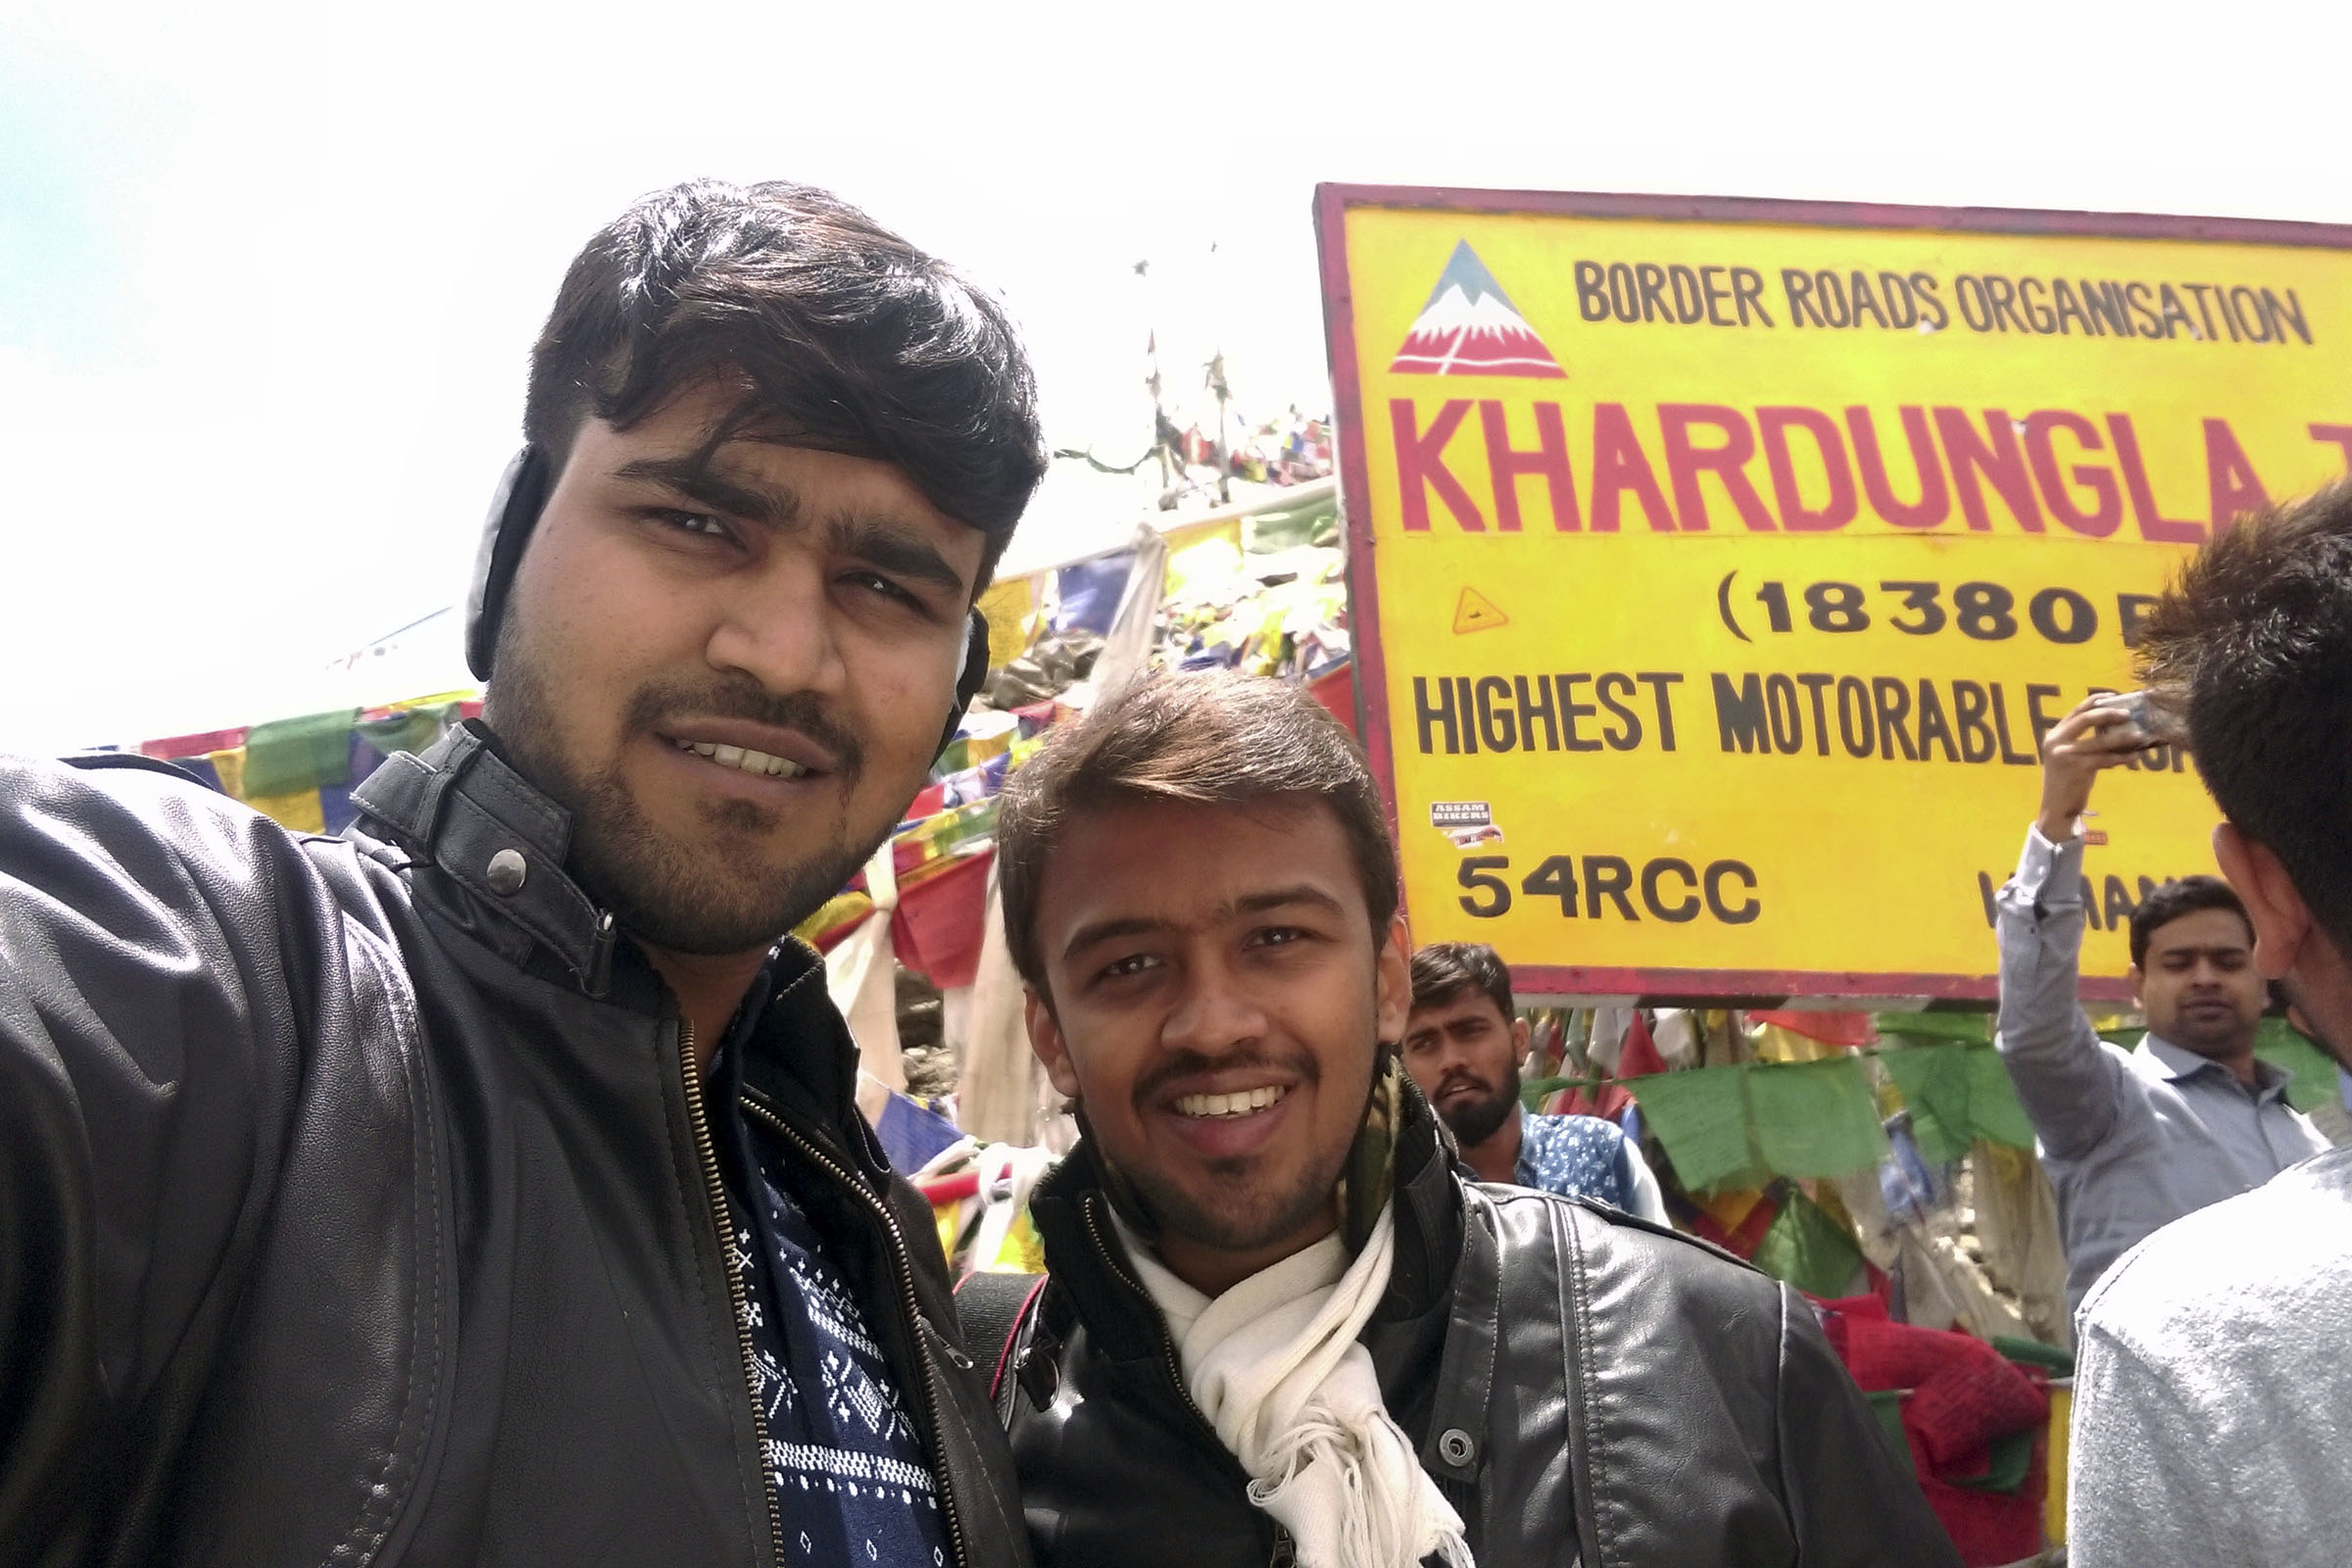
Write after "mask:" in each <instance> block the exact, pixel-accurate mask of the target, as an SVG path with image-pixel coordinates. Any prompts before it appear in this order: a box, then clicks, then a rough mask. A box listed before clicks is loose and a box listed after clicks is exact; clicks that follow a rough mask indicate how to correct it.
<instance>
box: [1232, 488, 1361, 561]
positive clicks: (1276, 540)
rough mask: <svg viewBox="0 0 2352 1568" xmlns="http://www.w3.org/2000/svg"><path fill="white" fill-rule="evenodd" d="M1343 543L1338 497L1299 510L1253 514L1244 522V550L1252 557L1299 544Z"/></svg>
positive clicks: (1272, 510) (1298, 508) (1312, 503)
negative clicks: (1341, 540) (1341, 541)
mask: <svg viewBox="0 0 2352 1568" xmlns="http://www.w3.org/2000/svg"><path fill="white" fill-rule="evenodd" d="M1339 542H1340V500H1339V497H1338V495H1337V494H1333V495H1331V496H1327V497H1324V498H1322V499H1321V500H1318V501H1312V502H1308V503H1306V504H1305V505H1303V506H1296V507H1280V508H1274V507H1269V508H1267V509H1266V510H1265V511H1263V512H1253V513H1251V514H1250V515H1249V516H1248V517H1247V518H1245V519H1244V520H1243V522H1242V549H1243V550H1244V551H1245V552H1247V553H1248V554H1250V555H1252V556H1263V555H1271V554H1272V553H1273V552H1275V551H1277V550H1292V549H1296V548H1297V547H1299V546H1300V545H1310V544H1311V545H1336V544H1338V543H1339Z"/></svg>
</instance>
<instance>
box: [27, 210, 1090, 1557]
mask: <svg viewBox="0 0 2352 1568" xmlns="http://www.w3.org/2000/svg"><path fill="white" fill-rule="evenodd" d="M524 431H525V436H526V438H527V440H528V443H529V444H528V446H527V447H526V448H525V449H524V451H523V453H522V455H521V456H520V457H519V458H518V459H517V460H516V462H515V465H514V466H513V467H512V469H511V470H510V473H509V477H508V482H507V484H506V486H505V487H504V489H503V490H502V492H501V494H500V497H499V499H498V501H497V503H496V504H495V505H494V506H493V508H492V512H491V517H490V522H489V526H488V528H487V530H486V532H485V535H484V539H483V547H482V553H481V559H480V564H479V567H478V575H477V578H476V581H475V583H474V592H473V598H472V602H471V620H470V623H469V625H468V628H467V656H468V659H469V661H470V662H471V663H472V664H473V667H474V670H475V673H476V674H478V675H481V676H484V677H485V678H486V679H487V680H488V682H489V697H488V707H487V711H486V713H485V722H482V723H476V724H468V725H466V726H464V727H462V728H460V729H458V730H455V731H453V732H452V733H450V734H449V735H447V736H446V737H445V738H444V739H443V740H442V741H441V742H440V743H439V744H437V745H435V746H434V747H433V748H431V749H430V750H429V751H428V752H427V753H426V754H425V755H423V756H422V757H416V756H410V755H407V754H402V755H399V756H396V757H394V758H393V759H392V760H390V761H389V762H387V763H386V764H385V765H384V766H383V767H382V768H381V769H380V770H378V771H377V772H376V773H375V774H374V775H373V776H371V777H370V778H368V780H367V781H366V782H365V783H364V784H362V785H361V786H360V787H359V788H358V789H356V790H355V791H354V792H353V801H354V804H355V805H356V806H357V807H358V809H359V812H360V815H359V819H358V821H357V822H356V823H355V825H354V827H353V829H352V831H351V832H349V833H348V834H346V835H344V836H343V837H342V838H340V839H325V838H318V837H300V836H297V835H294V834H291V833H287V832H285V831H282V830H280V829H279V828H277V827H276V826H275V825H274V824H272V823H270V821H268V820H267V819H265V818H263V817H261V816H259V815H257V814H256V813H255V812H253V811H251V810H248V809H245V808H243V807H241V806H239V805H237V804H236V803H235V802H233V801H229V800H227V799H225V798H224V797H221V796H219V795H216V794H213V793H211V792H209V791H207V790H204V789H202V788H200V787H198V786H197V785H195V784H194V783H192V782H189V781H188V780H186V779H185V778H184V777H182V776H180V775H178V774H176V773H175V772H173V771H172V770H171V769H169V768H166V767H164V766H163V765H162V764H154V763H147V762H145V761H144V760H141V759H137V758H125V757H120V756H116V757H104V758H95V759H84V760H81V761H79V762H77V763H75V764H73V765H58V764H52V763H44V762H34V761H25V760H0V1557H4V1558H6V1559H7V1560H9V1561H12V1562H18V1561H31V1562H39V1563H42V1564H53V1565H64V1564H78V1563H90V1564H97V1563H123V1564H127V1563H134V1562H137V1563H145V1562H172V1563H208V1564H209V1563H219V1564H230V1563H236V1564H247V1563H296V1562H344V1561H348V1562H353V1563H362V1562H364V1563H368V1564H374V1565H378V1568H388V1565H394V1564H423V1563H456V1562H482V1563H500V1564H510V1565H512V1564H534V1563H548V1564H558V1563H561V1564H566V1565H569V1564H576V1563H585V1562H614V1563H654V1562H661V1563H679V1564H687V1563H711V1564H718V1563H729V1564H734V1563H758V1564H763V1565H776V1564H784V1563H790V1564H794V1565H798V1564H802V1563H819V1564H826V1565H831V1568H848V1565H850V1564H853V1563H855V1564H858V1565H859V1568H871V1565H873V1564H876V1563H881V1564H914V1565H928V1568H939V1565H944V1564H955V1565H957V1568H965V1565H976V1564H992V1565H1007V1568H1017V1565H1019V1564H1021V1563H1022V1562H1024V1561H1025V1558H1026V1552H1025V1550H1024V1547H1023V1540H1024V1538H1023V1535H1022V1532H1021V1530H1020V1518H1021V1514H1020V1507H1019V1503H1018V1501H1017V1498H1016V1497H1015V1495H1014V1492H1013V1487H1012V1477H1011V1469H1010V1462H1009V1455H1008V1454H1007V1453H1006V1452H1005V1445H1004V1441H1003V1437H1002V1435H1001V1433H1000V1431H999V1430H998V1428H997V1426H996V1423H995V1421H994V1419H993V1417H992V1413H991V1411H990V1410H989V1408H988V1405H987V1403H986V1400H985V1397H984V1394H983V1393H982V1391H980V1390H979V1389H978V1388H977V1387H976V1386H975V1384H974V1383H973V1381H972V1379H971V1378H970V1376H969V1373H968V1368H969V1365H970V1363H969V1359H968V1358H967V1357H965V1356H964V1355H963V1353H962V1351H961V1350H960V1349H959V1348H958V1347H957V1345H956V1338H955V1335H956V1318H955V1313H954V1307H953V1302H952V1300H951V1299H950V1296H949V1294H948V1288H947V1279H946V1274H945V1268H944V1264H943V1260H942V1258H941V1255H940V1252H939V1249H938V1247H937V1245H936V1243H935V1241H934V1240H933V1237H932V1234H931V1233H932V1224H931V1217H930V1212H929V1210H928V1208H927V1207H926V1206H925V1205H924V1204H923V1203H922V1202H921V1201H920V1200H919V1199H918V1198H917V1197H916V1196H915V1194H914V1193H913V1190H912V1189H911V1188H910V1187H908V1186H907V1183H906V1182H905V1181H904V1180H902V1179H900V1178H898V1177H897V1176H895V1175H894V1174H893V1173H892V1172H891V1171H890V1170H889V1168H888V1166H887V1163H886V1162H885V1161H884V1159H883V1158H882V1156H881V1154H880V1152H879V1150H878V1147H877V1146H876V1144H875V1143H874V1141H873V1138H872V1136H871V1134H870V1133H869V1132H868V1131H867V1129H866V1128H865V1127H864V1125H863V1124H862V1123H861V1122H860V1121H859V1119H858V1115H857V1112H856V1110H855V1107H854V1104H853V1100H852V1092H853V1087H854V1080H855V1071H856V1053H855V1048H854V1046H853V1044H852V1042H851V1040H850V1037H849V1033H848V1030H847V1028H846V1026H845V1025H844V1024H843V1021H842V1019H841V1017H840V1015H839V1014H838V1013H837V1012H836V1011H835V1010H834V1009H833V1007H832V1005H830V1003H829V1002H828V1001H827V999H826V994H825V982H824V970H823V964H822V960H821V959H819V958H818V957H817V956H816V955H815V954H814V953H813V952H812V951H810V950H809V948H807V947H806V946H805V945H802V944H799V943H797V942H794V941H791V940H789V939H788V938H787V936H786V933H787V932H789V931H790V930H791V929H792V927H793V926H794V925H795V924H796V923H798V922H799V921H801V920H803V919H805V918H806V917H807V916H808V915H809V913H811V912H812V911H813V910H814V909H815V908H816V907H818V905H819V904H820V903H822V901H823V900H825V899H826V898H827V897H829V896H830V895H831V894H833V893H834V892H835V891H836V890H837V889H839V888H840V887H841V885H842V884H843V883H844V881H845V880H846V879H848V878H849V877H850V876H851V875H852V874H853V873H854V872H855V871H856V870H857V868H858V866H859V865H860V864H861V863H863V862H864V861H865V859H866V858H867V857H868V856H869V855H870V854H871V853H872V852H873V851H874V849H875V848H876V847H877V846H878V845H879V844H880V843H881V842H882V841H883V840H884V839H885V838H886V836H887V835H888V834H889V833H890V831H891V828H892V826H893V825H894V824H895V823H896V822H897V821H898V820H899V818H900V816H901V815H902V813H903V812H904V810H905V809H906V806H907V802H908V800H909V799H910V798H912V796H913V795H914V793H915V791H916V790H917V789H918V788H919V787H920V786H921V784H922V782H923V780H924V778H925V776H926V774H927V772H928V770H929V768H930V766H931V764H932V762H933V760H935V758H936V756H937V754H938V752H939V749H940V747H941V744H942V727H943V725H945V726H948V727H949V729H950V731H951V732H952V729H953V726H954V724H955V722H956V718H957V717H958V716H959V715H960V713H961V711H962V709H963V706H964V703H965V701H966V699H967V698H968V696H969V693H970V689H971V688H972V686H973V685H975V684H976V680H977V678H978V677H979V676H981V675H984V674H985V667H984V664H985V661H984V657H981V658H977V659H976V658H975V649H976V648H977V649H978V651H979V652H980V654H981V655H982V656H984V654H985V641H984V638H980V629H979V627H978V625H977V623H976V622H975V621H974V619H973V618H972V615H971V609H972V604H973V600H974V598H975V596H976V595H977V594H978V592H979V590H980V588H981V586H982V585H983V584H984V583H985V582H986V581H987V580H988V576H989V573H990V570H991V568H992V565H993V564H994V562H995V561H996V559H997V557H998V555H999V553H1000V552H1001V551H1002V550H1003V549H1004V547H1005V541H1006V538H1007V536H1008V535H1009V534H1010V532H1011V529H1012V527H1013V524H1014V522H1015V521H1016V520H1017V519H1018V518H1019V516H1020V515H1021V512H1022V510H1023V508H1024V507H1025V506H1026V505H1027V503H1028V499H1029V496H1030V493H1031V491H1032V490H1033V489H1034V487H1035V486H1036V484H1037V481H1038V479H1039V477H1040V476H1041V474H1042V472H1043V469H1044V459H1043V450H1042V442H1041V439H1040V431H1039V425H1038V418H1037V409H1036V393H1035V387H1034V384H1033V380H1032V377H1031V374H1030V371H1029V368H1028V365H1027V362H1026V360H1025V358H1024V356H1023V354H1022V352H1021V349H1020V347H1019V344H1018V343H1017V342H1016V340H1015V338H1014V336H1013V333H1012V330H1011V326H1010V323H1009V322H1008V321H1007V319H1005V313H1004V311H1003V310H1002V308H1001V307H1000V306H999V305H998V304H997V303H996V302H995V301H993V300H992V299H991V298H990V297H989V296H987V295H986V294H983V293H981V292H980V291H978V290H977V289H976V288H974V287H973V285H971V284H970V283H969V282H967V281H965V280H964V279H963V278H962V277H960V276H959V275H958V274H956V272H955V271H954V270H951V269H949V268H947V267H946V266H944V265H943V264H941V263H939V262H937V261H935V260H933V259H932V258H930V257H928V256H926V255H924V254H923V253H921V252H920V251H918V250H916V249H915V248H914V247H913V246H911V245H909V244H907V242H906V241H905V240H903V239H901V238H899V237H898V236H897V235H895V234H892V233H890V232H889V231H887V230H885V229H883V228H881V227H880V226H879V225H877V224H875V223H874V222H873V221H871V220H870V219H868V218H866V217H865V216H864V215H863V214H862V213H859V212H858V210H856V209H855V208H852V207H850V206H848V205H846V204H844V203H843V202H841V201H839V200H838V199H836V198H834V197H832V196H830V195H828V194H826V193H825V192H822V191H818V190H812V189H809V188H807V187H803V186H796V185H789V184H781V183H775V184H763V185H755V186H750V187H736V186H731V185H724V184H718V183H714V182H702V183H695V184H689V185H682V186H679V187H677V188H675V189H671V190H666V191H662V192H660V193H657V194H655V195H653V196H649V197H647V198H646V199H644V200H643V201H641V202H639V203H638V204H637V205H635V206H634V207H632V208H631V209H630V210H629V211H628V212H626V213H624V214H623V215H622V216H621V217H620V218H619V219H617V220H616V221H614V222H613V223H612V224H611V225H609V226H608V227H607V228H606V229H605V230H604V232H602V233H601V234H599V235H598V236H597V237H596V238H595V239H594V240H592V241H591V242H590V243H589V245H588V247H587V248H586V249H585V250H584V251H582V252H581V253H580V255H579V257H578V258H577V259H576V260H575V261H574V262H573V264H572V266H571V269H570V270H569V272H568V274H567V275H566V276H565V278H564V284H563V288H562V291H561V293H560V295H559V297H558V299H557V302H556V307H555V310H554V312H553V314H552V315H551V316H550V318H549V319H548V322H547V326H546V329H545V331H544V332H543V333H542V334H541V336H540V339H539V342H538V346H537V348H536V349H535V351H534V352H533V355H532V359H531V375H530V391H529V397H528V402H527V408H526V413H525V418H524ZM976 638H980V640H978V641H976V640H975V639H976Z"/></svg>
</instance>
